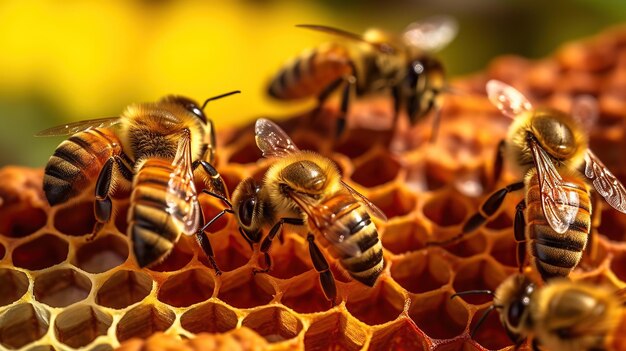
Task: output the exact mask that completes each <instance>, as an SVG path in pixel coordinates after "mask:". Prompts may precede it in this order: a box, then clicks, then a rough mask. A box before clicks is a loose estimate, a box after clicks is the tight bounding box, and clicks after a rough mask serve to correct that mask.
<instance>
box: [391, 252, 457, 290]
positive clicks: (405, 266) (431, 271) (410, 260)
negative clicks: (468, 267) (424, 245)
mask: <svg viewBox="0 0 626 351" xmlns="http://www.w3.org/2000/svg"><path fill="white" fill-rule="evenodd" d="M451 270H452V268H451V266H450V262H449V260H447V259H445V258H443V257H442V256H441V255H438V254H433V253H432V252H431V253H429V252H427V251H418V252H413V253H410V254H407V255H404V256H402V257H401V258H399V259H397V261H394V262H393V264H392V265H391V277H392V278H393V280H394V281H396V282H397V283H398V284H400V285H401V286H402V287H403V288H404V289H406V290H407V291H409V292H412V293H416V294H417V293H423V292H426V291H431V290H436V289H439V288H441V287H442V286H444V285H446V284H448V282H449V281H450V273H451Z"/></svg>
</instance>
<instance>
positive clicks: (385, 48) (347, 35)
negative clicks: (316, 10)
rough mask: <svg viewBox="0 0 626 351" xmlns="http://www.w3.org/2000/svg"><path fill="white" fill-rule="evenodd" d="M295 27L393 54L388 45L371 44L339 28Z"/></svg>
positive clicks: (357, 35)
mask: <svg viewBox="0 0 626 351" xmlns="http://www.w3.org/2000/svg"><path fill="white" fill-rule="evenodd" d="M296 27H299V28H306V29H311V30H314V31H318V32H323V33H328V34H332V35H336V36H339V37H342V38H346V39H350V40H355V41H359V42H362V43H367V44H369V45H372V46H373V47H375V48H376V49H377V50H379V51H381V52H384V53H393V52H394V51H395V50H394V49H393V48H392V47H391V45H389V44H386V43H373V42H371V41H369V40H367V39H365V37H363V36H362V35H361V34H356V33H352V32H348V31H346V30H343V29H339V28H334V27H329V26H322V25H318V24H297V25H296Z"/></svg>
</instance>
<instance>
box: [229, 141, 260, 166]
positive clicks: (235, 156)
mask: <svg viewBox="0 0 626 351" xmlns="http://www.w3.org/2000/svg"><path fill="white" fill-rule="evenodd" d="M261 157H262V155H261V151H259V148H258V147H257V146H256V144H255V143H254V140H250V142H246V143H245V144H243V145H239V148H238V149H237V150H236V151H235V152H233V153H232V154H231V155H230V158H229V160H228V162H229V163H242V164H246V163H254V162H256V161H257V160H258V159H260V158H261Z"/></svg>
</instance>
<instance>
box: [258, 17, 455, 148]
mask: <svg viewBox="0 0 626 351" xmlns="http://www.w3.org/2000/svg"><path fill="white" fill-rule="evenodd" d="M298 27H302V28H308V29H312V30H316V31H321V32H326V33H330V34H333V35H337V36H340V37H343V38H347V39H350V40H352V41H354V42H356V43H357V45H345V44H339V43H329V44H326V45H322V46H320V47H317V48H315V49H313V50H309V51H307V52H306V53H304V54H302V55H301V56H300V57H297V58H296V59H295V60H293V61H292V62H291V63H289V64H287V65H285V66H284V67H283V68H282V69H281V70H280V71H279V72H278V74H277V75H276V76H275V77H274V78H273V79H272V80H271V82H270V85H269V90H268V92H269V95H270V96H272V97H274V98H276V99H280V100H294V99H303V98H310V97H316V98H317V106H318V107H317V109H316V112H315V113H314V114H313V115H316V114H317V111H319V110H320V109H321V107H322V105H323V104H324V102H325V100H326V99H327V98H328V96H329V95H330V94H332V93H333V92H334V91H336V90H338V89H340V88H341V89H342V100H341V110H340V112H341V115H340V116H339V118H338V119H337V122H336V135H337V136H340V135H341V134H342V133H343V131H344V128H345V125H346V115H347V112H348V105H349V102H350V95H351V93H352V91H354V92H355V93H356V95H357V96H362V95H366V94H369V93H374V92H378V91H381V90H386V89H389V90H391V94H392V96H393V101H394V122H393V125H394V128H395V127H396V123H397V120H398V116H399V113H400V110H401V109H402V108H403V107H404V108H405V109H406V111H407V114H408V117H409V121H410V122H411V125H414V124H415V123H416V122H417V121H418V120H420V119H422V118H423V117H424V116H426V115H427V114H428V113H429V112H430V111H431V110H435V111H436V113H435V117H434V118H433V133H432V135H433V136H434V135H436V129H437V128H438V123H439V117H440V116H439V107H440V104H441V103H440V99H439V96H440V95H439V94H440V93H441V92H443V91H445V90H446V88H447V87H446V82H445V72H444V68H443V66H442V64H441V62H440V61H439V60H438V59H437V58H435V57H434V56H433V53H434V52H436V51H439V50H441V49H442V48H444V47H445V46H446V45H448V43H450V42H451V41H452V39H454V37H455V36H456V34H457V30H458V26H457V23H456V21H455V20H454V19H452V18H450V17H446V16H437V17H432V18H429V19H426V20H424V21H420V22H414V23H412V24H410V25H409V26H408V27H407V28H406V29H405V30H404V32H403V33H402V36H401V38H398V37H397V36H394V35H389V34H388V33H384V32H382V31H380V30H378V29H370V30H368V31H366V32H365V33H364V34H363V35H359V34H354V33H350V32H347V31H344V30H342V29H337V28H332V27H327V26H320V25H298Z"/></svg>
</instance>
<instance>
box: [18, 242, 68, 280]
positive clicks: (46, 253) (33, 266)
mask: <svg viewBox="0 0 626 351" xmlns="http://www.w3.org/2000/svg"><path fill="white" fill-rule="evenodd" d="M68 250H69V246H68V243H67V241H65V240H63V239H61V238H59V237H58V236H55V235H52V234H44V235H42V236H40V237H38V238H36V239H33V240H30V241H27V242H25V243H23V244H21V245H20V246H18V247H16V248H15V249H14V250H13V257H12V258H13V265H15V267H19V268H25V269H29V270H31V271H35V270H39V269H44V268H48V267H52V266H54V265H56V264H59V263H61V262H63V261H65V259H66V258H67V252H68Z"/></svg>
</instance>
